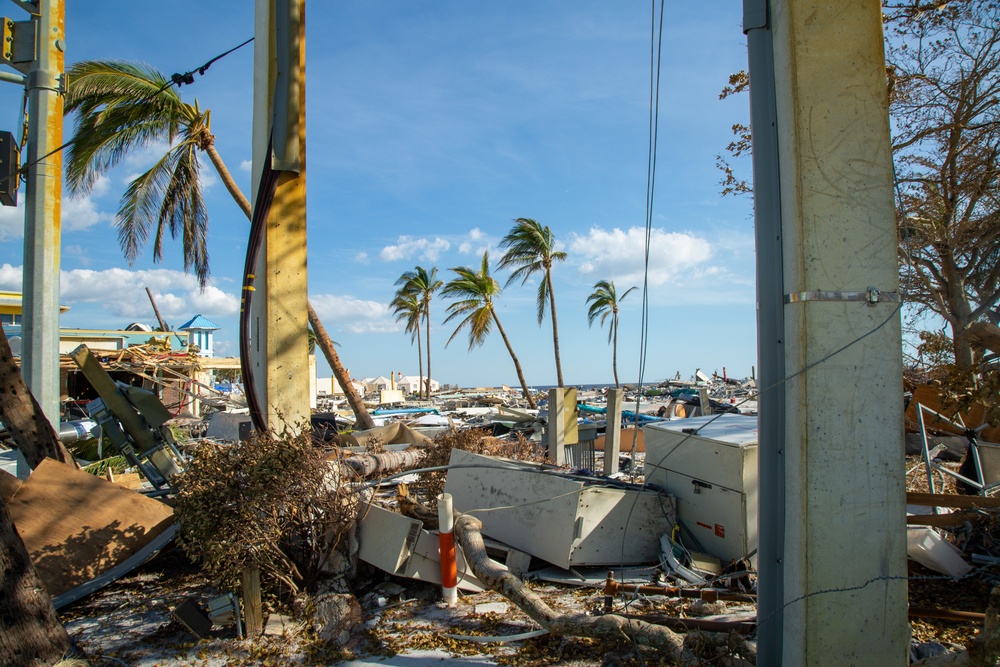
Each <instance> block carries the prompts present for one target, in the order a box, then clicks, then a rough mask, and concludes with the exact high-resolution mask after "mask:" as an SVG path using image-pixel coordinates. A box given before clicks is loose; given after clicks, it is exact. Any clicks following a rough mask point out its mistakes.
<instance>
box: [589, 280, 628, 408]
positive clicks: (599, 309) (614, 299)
mask: <svg viewBox="0 0 1000 667" xmlns="http://www.w3.org/2000/svg"><path fill="white" fill-rule="evenodd" d="M635 289H636V288H635V287H629V288H628V289H627V290H625V292H624V293H623V294H621V295H620V296H619V295H618V293H617V292H616V291H615V281H613V280H598V281H597V282H596V283H594V291H593V292H592V293H591V295H590V296H588V297H587V303H589V304H590V309H589V310H588V311H587V325H588V326H593V324H594V320H596V319H597V318H598V317H600V318H601V326H602V327H603V326H604V322H605V320H607V319H608V316H610V317H611V327H610V328H609V329H608V342H609V343H611V370H612V371H613V372H614V375H615V388H616V389H620V388H621V384H619V382H618V304H620V303H621V301H622V299H624V298H625V297H627V296H628V295H629V294H630V293H631V292H633V291H634V290H635Z"/></svg>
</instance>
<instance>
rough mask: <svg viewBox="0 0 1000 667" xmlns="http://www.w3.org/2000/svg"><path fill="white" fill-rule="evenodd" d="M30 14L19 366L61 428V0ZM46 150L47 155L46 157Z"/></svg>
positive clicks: (54, 423)
mask: <svg viewBox="0 0 1000 667" xmlns="http://www.w3.org/2000/svg"><path fill="white" fill-rule="evenodd" d="M38 8H39V14H38V16H36V17H33V20H34V22H35V24H36V26H37V31H36V35H37V39H38V43H37V45H36V49H35V53H36V55H35V60H34V62H33V63H32V67H31V70H30V71H29V72H28V79H27V91H28V118H29V126H28V150H27V156H26V158H27V159H26V161H25V163H26V164H30V165H32V166H31V167H30V168H29V169H28V172H27V187H26V188H25V207H24V269H23V274H22V292H23V304H24V310H23V321H22V327H21V331H22V336H23V337H24V347H23V348H22V358H21V369H22V373H23V374H24V381H25V384H27V385H28V389H29V390H30V391H31V393H32V395H33V396H34V397H35V400H37V401H38V404H39V405H40V406H41V408H42V412H44V413H45V416H46V417H48V419H49V421H50V422H52V426H53V428H55V430H56V433H58V432H59V395H60V387H59V260H60V258H59V254H60V242H61V238H62V224H61V223H62V163H63V158H62V151H56V152H55V153H52V155H48V154H49V153H51V152H52V151H54V150H55V149H56V148H58V147H59V146H61V145H62V143H63V70H64V64H65V53H64V51H65V49H66V42H65V40H66V29H65V28H66V26H65V23H66V19H65V7H64V5H63V2H62V0H41V2H39V5H38ZM43 156H47V157H45V158H44V159H42V158H43Z"/></svg>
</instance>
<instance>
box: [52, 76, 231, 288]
mask: <svg viewBox="0 0 1000 667" xmlns="http://www.w3.org/2000/svg"><path fill="white" fill-rule="evenodd" d="M67 75H68V77H69V81H70V87H69V91H68V92H67V95H66V103H65V110H66V113H73V112H75V113H76V114H77V116H78V122H77V128H76V132H75V133H74V135H73V144H72V146H70V149H69V154H68V157H67V161H66V183H67V185H68V186H69V189H70V191H71V192H73V193H86V192H89V191H90V189H91V188H92V187H93V185H94V183H95V182H96V181H97V179H98V177H99V176H101V175H102V174H104V173H105V172H106V171H108V170H109V169H111V168H112V167H114V166H116V165H117V164H118V163H119V162H121V160H123V159H124V158H125V157H126V156H128V155H129V154H130V153H132V152H133V151H136V150H141V149H144V148H147V147H150V146H152V145H155V144H157V143H163V142H165V143H167V144H168V146H169V149H168V150H167V152H166V154H165V155H164V156H163V157H161V158H160V159H159V160H157V161H156V163H155V164H154V165H153V166H152V167H150V168H149V169H148V170H147V171H146V172H145V173H143V174H140V175H139V176H138V177H136V179H135V180H133V181H132V182H131V183H130V184H129V186H128V189H127V190H126V191H125V194H124V196H123V197H122V199H121V202H120V204H119V209H118V214H117V216H116V221H115V224H116V225H117V226H118V241H119V243H120V244H121V246H122V251H123V252H124V254H125V258H126V259H128V260H129V262H134V261H135V259H136V258H137V257H138V256H139V255H140V254H141V252H142V247H143V246H144V245H145V244H146V242H147V240H148V239H149V235H150V232H151V231H152V230H153V229H154V228H155V230H156V231H155V236H154V241H153V259H154V260H155V261H159V260H161V259H162V258H163V240H164V234H165V233H166V232H168V231H169V233H170V235H171V237H173V238H176V237H177V235H178V234H180V235H181V237H182V245H183V248H184V268H185V270H188V269H192V268H193V270H194V273H195V274H196V275H197V276H198V280H199V281H200V282H201V284H202V286H204V285H205V283H206V281H207V280H208V275H209V268H208V249H207V245H206V243H205V239H206V234H207V232H208V211H207V209H206V208H205V200H204V196H203V193H202V190H201V181H200V179H199V169H200V165H199V162H198V151H202V152H204V153H205V154H206V155H208V157H209V159H210V160H211V161H212V164H213V165H214V166H215V169H216V171H217V172H218V173H219V178H221V179H222V182H223V183H224V184H225V186H226V189H227V190H229V192H230V194H232V196H233V198H234V199H235V200H236V202H237V203H238V204H239V205H240V208H242V209H243V211H244V212H245V213H246V214H247V216H248V217H249V216H250V202H249V201H247V198H246V197H245V196H243V193H242V192H240V189H239V186H237V185H236V181H235V180H234V179H233V176H232V174H230V173H229V170H228V169H227V168H226V165H225V163H224V162H223V161H222V157H221V156H220V155H219V152H218V151H217V150H216V149H215V136H214V135H213V134H212V132H211V111H209V110H207V109H206V110H204V111H202V110H201V109H200V108H199V107H198V103H197V101H196V102H195V104H194V105H193V106H192V105H190V104H187V103H185V102H183V101H181V98H180V95H178V94H177V91H176V90H174V89H173V88H171V87H170V79H168V78H167V77H166V76H164V75H163V74H162V73H161V72H158V71H157V70H155V69H154V68H152V67H149V66H146V65H141V64H136V63H129V62H123V61H85V62H81V63H77V64H76V65H74V66H73V67H71V68H70V70H69V72H68V73H67Z"/></svg>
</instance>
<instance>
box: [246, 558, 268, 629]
mask: <svg viewBox="0 0 1000 667" xmlns="http://www.w3.org/2000/svg"><path fill="white" fill-rule="evenodd" d="M243 621H244V622H245V624H246V628H247V638H249V639H254V638H256V637H258V636H259V635H260V633H261V632H263V631H264V613H263V611H262V608H261V602H260V568H256V567H247V568H244V569H243Z"/></svg>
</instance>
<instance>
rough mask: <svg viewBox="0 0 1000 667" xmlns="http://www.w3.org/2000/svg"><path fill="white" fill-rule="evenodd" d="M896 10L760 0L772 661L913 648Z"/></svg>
mask: <svg viewBox="0 0 1000 667" xmlns="http://www.w3.org/2000/svg"><path fill="white" fill-rule="evenodd" d="M881 18H882V17H881V6H880V3H879V2H878V0H842V1H841V2H836V3H831V2H826V1H821V0H770V1H768V0H745V3H744V30H745V31H746V32H747V34H748V38H749V40H748V41H749V47H750V76H751V86H752V87H751V105H752V109H753V111H752V126H753V144H754V145H753V153H754V194H755V217H756V225H757V245H758V258H757V261H758V265H759V266H758V294H759V322H758V330H759V352H760V366H761V368H760V372H761V382H760V386H761V391H762V393H761V405H760V410H761V422H760V449H761V452H760V467H761V470H760V481H761V484H760V489H761V491H760V554H759V570H760V589H761V590H760V593H761V597H760V608H759V612H758V624H759V632H760V644H759V649H760V652H759V656H758V663H759V664H764V665H860V664H866V665H884V666H886V667H887V666H889V665H905V664H906V660H907V643H908V628H907V624H906V605H907V598H906V581H905V579H904V577H905V575H906V546H905V539H906V537H905V532H904V530H903V526H904V525H905V522H904V479H903V468H904V464H903V442H902V439H903V431H902V423H901V419H902V418H901V415H902V393H903V392H902V359H901V335H900V323H899V312H898V273H897V257H896V248H897V239H896V225H895V208H894V204H893V195H892V192H893V181H892V154H891V146H890V139H889V120H888V100H887V94H886V80H885V58H884V51H883V35H882V21H881ZM772 50H773V60H770V62H769V59H768V53H767V52H768V51H772ZM768 172H772V176H771V177H770V178H769V177H768ZM761 265H764V266H761ZM855 341H856V342H855ZM851 343H853V344H851ZM786 378H787V380H786ZM782 394H783V396H784V399H783V400H780V399H779V397H780V396H782ZM779 400H780V402H779Z"/></svg>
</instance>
